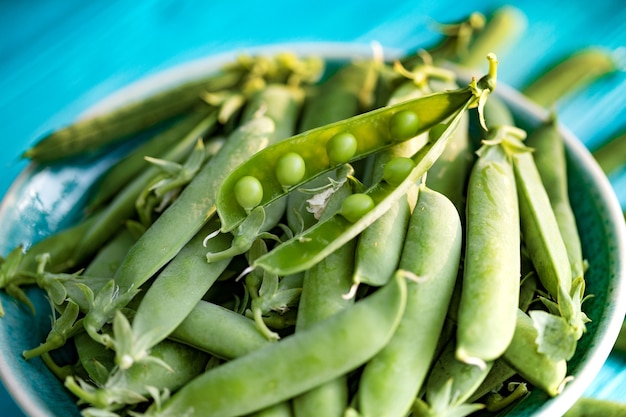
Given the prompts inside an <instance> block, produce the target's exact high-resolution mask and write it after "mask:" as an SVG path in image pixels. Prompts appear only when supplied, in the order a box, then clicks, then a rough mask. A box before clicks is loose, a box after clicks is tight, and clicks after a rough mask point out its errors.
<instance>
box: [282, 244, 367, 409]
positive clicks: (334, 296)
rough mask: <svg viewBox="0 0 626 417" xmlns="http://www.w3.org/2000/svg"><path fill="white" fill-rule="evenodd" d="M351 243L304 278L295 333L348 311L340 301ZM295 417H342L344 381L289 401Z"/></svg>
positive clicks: (350, 268)
mask: <svg viewBox="0 0 626 417" xmlns="http://www.w3.org/2000/svg"><path fill="white" fill-rule="evenodd" d="M355 243H356V242H355V241H354V240H352V241H350V242H348V243H346V244H345V245H344V246H342V247H341V248H339V249H337V250H336V251H335V252H334V253H332V254H331V255H329V256H328V257H327V258H326V259H324V260H323V261H321V262H320V263H318V264H316V265H314V266H313V267H312V268H311V269H309V270H307V271H306V272H305V274H304V280H303V283H302V293H301V294H300V302H299V303H298V317H297V321H296V332H299V331H303V330H305V329H307V328H309V327H311V326H312V325H313V324H315V323H317V322H320V321H323V320H325V319H327V318H328V317H331V316H332V315H334V314H336V313H338V312H339V311H341V310H343V309H345V308H347V307H349V306H350V305H352V303H353V299H346V298H344V294H346V293H347V292H348V291H349V290H350V285H351V284H352V272H353V270H354V251H355ZM293 406H294V415H295V416H296V417H315V416H326V417H342V416H343V412H344V411H345V409H346V407H347V406H348V381H347V376H346V375H342V376H339V377H337V378H336V379H333V380H331V381H329V382H327V383H325V384H323V385H320V386H319V387H315V388H313V389H311V390H309V391H307V392H306V393H304V394H302V395H299V396H297V397H295V398H294V399H293Z"/></svg>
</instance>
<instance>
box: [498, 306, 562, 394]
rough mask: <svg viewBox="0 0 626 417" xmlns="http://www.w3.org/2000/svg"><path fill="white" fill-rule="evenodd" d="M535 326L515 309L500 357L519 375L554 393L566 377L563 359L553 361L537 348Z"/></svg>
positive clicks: (528, 318)
mask: <svg viewBox="0 0 626 417" xmlns="http://www.w3.org/2000/svg"><path fill="white" fill-rule="evenodd" d="M536 339H537V330H536V329H535V327H534V325H533V321H532V319H531V318H530V317H529V316H528V315H527V314H526V313H524V312H523V311H521V310H519V309H518V311H517V321H516V325H515V334H514V336H513V340H512V341H511V344H510V345H509V346H508V348H507V349H506V350H505V351H504V354H503V355H502V358H503V359H504V361H505V362H506V363H507V364H508V365H509V366H510V367H511V368H513V369H514V370H515V371H516V372H517V373H518V374H519V375H520V376H521V377H522V378H524V379H525V380H526V381H528V382H530V383H531V384H532V385H534V386H536V387H538V388H539V389H541V390H543V391H545V392H546V393H547V394H548V395H550V396H552V397H554V396H555V395H558V394H559V393H560V392H561V391H562V390H563V388H564V386H565V384H566V383H567V381H568V380H569V378H567V363H566V361H565V360H559V361H554V360H551V359H550V358H548V357H547V356H546V355H544V354H542V353H541V352H539V350H538V346H537V343H536Z"/></svg>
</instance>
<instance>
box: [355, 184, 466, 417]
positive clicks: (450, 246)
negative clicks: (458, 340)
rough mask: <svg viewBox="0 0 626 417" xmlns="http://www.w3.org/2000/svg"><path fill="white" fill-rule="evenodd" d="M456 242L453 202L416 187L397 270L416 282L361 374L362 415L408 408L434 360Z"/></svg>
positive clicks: (453, 274) (455, 264) (388, 416)
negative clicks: (399, 316) (398, 317)
mask: <svg viewBox="0 0 626 417" xmlns="http://www.w3.org/2000/svg"><path fill="white" fill-rule="evenodd" d="M461 247H462V226H461V219H460V217H459V213H458V211H457V210H456V207H455V206H454V205H453V204H452V202H451V201H450V200H449V199H448V198H447V197H445V196H443V195H442V194H440V193H438V192H436V191H433V190H430V189H428V188H426V186H424V185H422V186H420V188H419V194H418V199H417V205H416V206H415V209H414V210H413V214H412V216H411V222H410V224H409V228H408V232H407V235H406V241H405V244H404V248H403V249H402V258H401V260H400V269H401V270H402V271H407V273H408V274H410V275H411V276H413V277H414V278H415V280H416V281H409V282H408V283H407V304H406V308H405V310H404V314H403V316H402V320H400V324H399V325H398V328H397V329H396V332H395V333H394V335H393V337H392V338H391V340H390V341H389V343H388V344H387V345H386V346H385V347H384V348H383V350H381V351H380V352H379V353H378V354H377V355H376V356H374V357H373V358H372V359H371V360H370V361H369V362H368V363H367V364H366V365H365V368H364V369H363V373H362V374H361V378H360V382H359V389H358V403H359V412H360V413H361V414H362V415H363V416H364V417H392V416H397V417H402V416H405V415H406V414H407V412H408V411H409V410H410V409H411V405H412V404H413V401H414V399H415V397H416V396H417V395H418V393H419V391H420V388H421V386H422V383H423V381H424V380H425V379H426V376H427V374H428V370H429V369H430V367H431V364H432V362H433V359H434V355H435V350H436V348H437V342H438V340H439V338H440V334H441V332H442V329H443V325H444V322H445V319H446V315H447V312H448V306H449V304H450V300H451V298H452V292H453V290H454V287H455V283H456V279H457V275H458V270H459V262H460V258H461Z"/></svg>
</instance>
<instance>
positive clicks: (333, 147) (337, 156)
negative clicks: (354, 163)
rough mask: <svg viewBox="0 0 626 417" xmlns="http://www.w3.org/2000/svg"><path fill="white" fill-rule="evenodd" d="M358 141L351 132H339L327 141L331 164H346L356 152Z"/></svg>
mask: <svg viewBox="0 0 626 417" xmlns="http://www.w3.org/2000/svg"><path fill="white" fill-rule="evenodd" d="M356 147H357V141H356V138H355V137H354V135H353V134H351V133H347V132H344V133H338V134H336V135H335V136H333V137H332V138H330V140H329V141H328V142H327V143H326V152H327V153H328V159H329V160H330V164H331V165H337V164H344V163H346V162H348V161H349V160H350V159H351V158H352V157H353V156H354V154H355V153H356Z"/></svg>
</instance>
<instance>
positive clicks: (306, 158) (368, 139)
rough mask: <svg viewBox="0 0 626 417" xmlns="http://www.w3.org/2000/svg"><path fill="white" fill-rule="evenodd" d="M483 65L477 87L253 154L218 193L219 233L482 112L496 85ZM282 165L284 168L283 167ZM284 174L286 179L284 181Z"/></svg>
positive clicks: (491, 59)
mask: <svg viewBox="0 0 626 417" xmlns="http://www.w3.org/2000/svg"><path fill="white" fill-rule="evenodd" d="M488 60H489V62H490V67H489V74H488V75H486V76H485V77H483V78H481V80H480V81H478V82H477V81H476V80H472V82H471V83H470V84H469V85H468V86H467V87H465V88H461V89H457V90H452V91H446V92H440V93H434V94H430V95H427V96H423V97H420V98H417V99H414V100H409V101H406V102H402V103H399V104H396V105H392V106H387V107H384V108H380V109H376V110H372V111H370V112H367V113H363V114H360V115H357V116H354V117H351V118H348V119H345V120H342V121H339V122H335V123H331V124H328V125H325V126H322V127H319V128H315V129H311V130H308V131H306V132H303V133H300V134H298V135H295V136H293V137H291V138H288V139H286V140H283V141H281V142H279V143H277V144H275V145H273V146H270V147H268V148H266V149H264V150H263V151H261V152H259V153H257V154H256V155H254V156H253V157H251V158H250V159H249V160H248V161H247V162H245V163H244V164H242V165H240V166H239V167H238V168H237V169H236V170H235V171H234V172H232V173H231V174H230V175H229V176H228V177H227V178H226V179H225V180H224V182H223V184H222V186H221V187H220V189H219V191H218V196H217V203H216V206H217V212H218V214H219V217H220V220H221V222H222V227H221V228H222V231H223V232H228V231H231V230H233V229H234V228H235V227H237V226H238V225H239V224H240V223H241V222H242V221H243V220H244V219H245V218H246V216H247V215H248V213H249V212H250V210H251V209H252V208H254V207H256V206H266V205H268V204H269V203H271V202H272V201H274V200H276V199H278V198H279V197H281V196H283V195H285V194H286V193H288V192H289V191H290V190H293V189H295V188H297V187H298V186H300V185H302V184H304V183H306V182H307V181H310V180H311V179H313V178H315V177H317V176H319V175H321V174H323V173H325V172H328V171H330V170H331V169H333V168H336V167H337V166H339V165H341V164H344V163H350V162H353V161H356V160H358V159H361V158H364V157H366V156H367V155H370V154H372V153H375V152H377V151H380V150H382V149H385V148H387V147H390V146H392V145H394V144H397V143H399V142H402V141H405V140H408V139H411V138H413V137H415V136H417V135H419V134H420V133H423V132H425V131H428V130H429V129H430V128H431V127H433V126H435V125H436V124H439V123H442V122H444V121H445V120H447V119H449V118H450V117H451V116H453V115H454V114H457V115H458V114H459V112H460V110H462V109H467V108H468V107H471V106H475V105H478V107H479V108H480V109H482V105H483V104H484V99H486V96H487V94H488V93H489V92H490V91H491V90H493V88H494V87H495V81H496V80H495V78H496V67H497V59H496V57H495V55H493V54H491V55H490V56H488ZM436 148H437V149H438V148H439V147H436ZM427 159H428V160H430V158H427ZM284 163H287V164H288V165H287V166H285V167H283V166H282V164H284ZM423 165H425V164H420V166H423ZM424 171H425V170H424ZM285 172H288V173H289V174H288V175H284V173H285ZM294 173H295V174H296V175H294ZM422 174H423V172H422ZM420 175H421V174H420ZM420 175H417V177H415V178H413V180H415V179H417V178H419V176H420ZM412 177H413V176H412ZM242 179H243V180H242ZM240 181H241V182H240ZM251 182H252V183H253V184H250V183H251ZM243 183H247V185H253V187H252V188H255V190H254V191H255V193H254V194H255V195H257V196H258V198H251V193H250V191H249V188H246V187H243V188H244V190H242V193H243V194H244V197H243V200H245V203H243V204H242V200H241V199H238V195H241V193H240V192H237V187H238V186H239V185H240V184H243ZM379 211H380V210H376V211H375V212H376V213H378V212H379ZM359 224H360V222H359ZM320 227H322V226H320ZM332 233H333V234H337V233H339V232H332Z"/></svg>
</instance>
